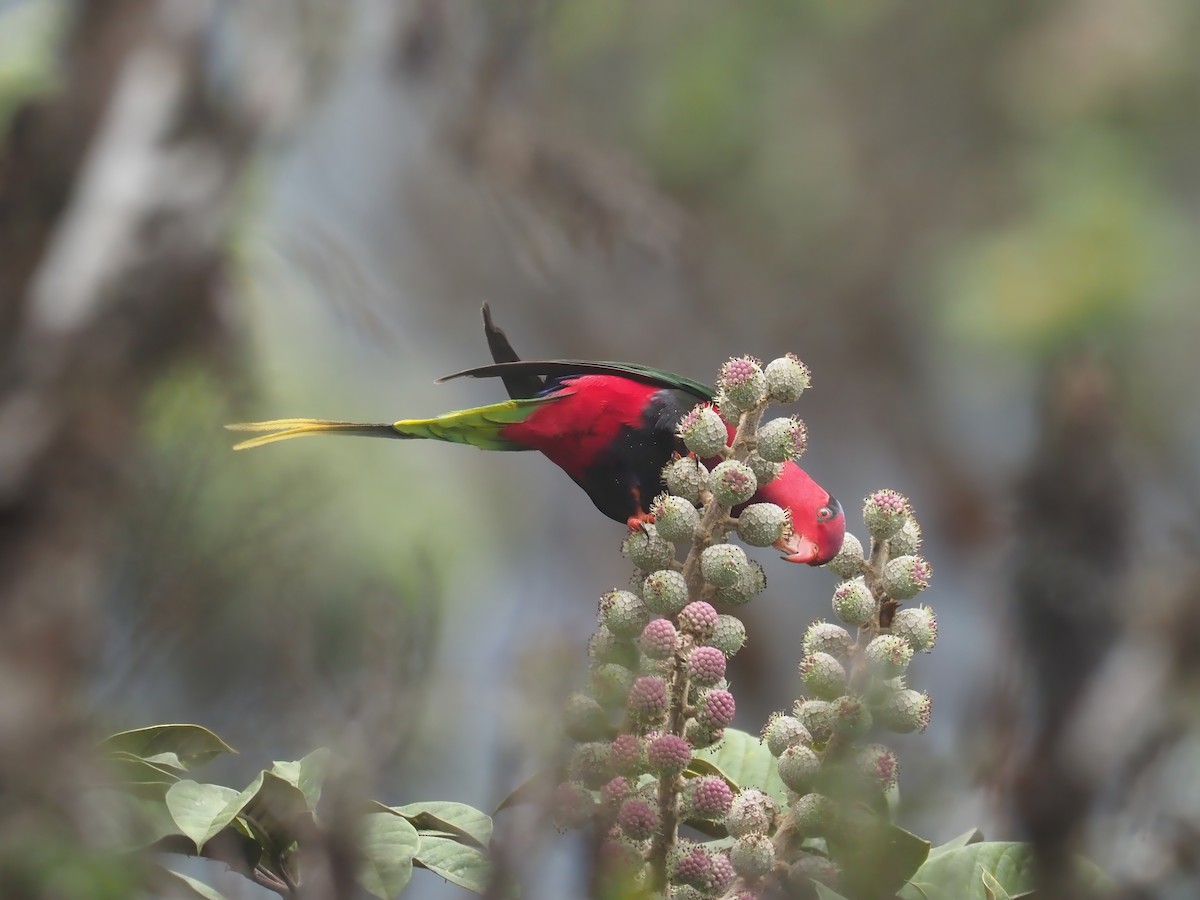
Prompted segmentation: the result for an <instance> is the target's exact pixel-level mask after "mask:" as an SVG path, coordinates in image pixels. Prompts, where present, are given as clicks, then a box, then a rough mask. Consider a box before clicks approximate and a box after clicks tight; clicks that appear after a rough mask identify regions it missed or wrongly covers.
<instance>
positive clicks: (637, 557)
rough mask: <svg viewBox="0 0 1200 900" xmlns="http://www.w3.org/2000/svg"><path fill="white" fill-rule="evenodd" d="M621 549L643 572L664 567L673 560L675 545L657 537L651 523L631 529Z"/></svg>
mask: <svg viewBox="0 0 1200 900" xmlns="http://www.w3.org/2000/svg"><path fill="white" fill-rule="evenodd" d="M621 550H622V551H623V552H624V553H625V555H626V556H628V557H629V559H630V560H631V561H632V562H633V564H634V565H635V566H637V567H638V568H639V569H641V570H642V571H643V572H653V571H654V570H655V569H662V568H665V567H667V566H669V565H670V564H671V563H672V562H673V561H674V560H675V545H674V544H672V543H671V542H670V541H668V540H665V539H663V538H661V537H659V535H658V532H657V531H656V530H655V528H654V526H653V525H642V526H641V527H640V528H634V529H633V530H631V531H630V532H629V534H627V535H626V536H625V541H624V543H622V544H621Z"/></svg>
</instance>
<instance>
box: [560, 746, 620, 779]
mask: <svg viewBox="0 0 1200 900" xmlns="http://www.w3.org/2000/svg"><path fill="white" fill-rule="evenodd" d="M567 778H569V779H570V780H571V781H577V782H580V783H581V784H583V785H586V786H587V787H588V788H589V789H591V790H599V789H600V788H601V787H603V786H604V784H605V783H606V782H608V781H609V780H610V779H611V778H612V768H611V764H610V762H609V745H608V744H606V743H604V742H603V741H589V742H587V743H584V744H576V745H575V748H574V749H573V750H572V751H571V756H570V758H569V759H568V760H567Z"/></svg>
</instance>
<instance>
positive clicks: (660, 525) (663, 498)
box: [650, 494, 700, 557]
mask: <svg viewBox="0 0 1200 900" xmlns="http://www.w3.org/2000/svg"><path fill="white" fill-rule="evenodd" d="M650 512H651V514H652V515H653V516H654V527H655V528H656V529H657V530H658V534H659V536H660V537H662V539H663V540H666V541H673V542H674V543H677V544H679V543H685V542H686V543H690V542H691V540H692V538H693V537H695V535H696V526H698V525H699V524H700V512H699V510H697V509H696V507H694V506H693V505H692V502H691V501H690V500H687V499H686V498H684V497H672V496H671V495H670V494H659V495H658V496H657V497H655V498H654V503H653V504H652V505H651V506H650ZM672 557H674V554H672Z"/></svg>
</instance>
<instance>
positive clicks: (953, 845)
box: [929, 828, 983, 860]
mask: <svg viewBox="0 0 1200 900" xmlns="http://www.w3.org/2000/svg"><path fill="white" fill-rule="evenodd" d="M982 840H983V832H982V831H980V830H979V829H978V828H969V829H967V830H966V831H964V832H963V833H962V834H960V835H959V836H958V837H954V838H951V839H950V840H948V841H946V843H944V844H938V846H936V847H934V848H933V849H932V850H930V851H929V859H931V860H932V859H936V858H937V857H939V856H941V855H942V854H943V853H948V852H949V851H951V850H957V849H959V848H960V847H966V846H968V845H970V844H978V843H980V842H981V841H982Z"/></svg>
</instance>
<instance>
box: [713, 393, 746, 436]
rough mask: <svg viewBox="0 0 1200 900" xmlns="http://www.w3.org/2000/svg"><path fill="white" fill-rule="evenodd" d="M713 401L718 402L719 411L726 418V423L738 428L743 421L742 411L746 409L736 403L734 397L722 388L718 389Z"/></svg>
mask: <svg viewBox="0 0 1200 900" xmlns="http://www.w3.org/2000/svg"><path fill="white" fill-rule="evenodd" d="M713 403H714V404H716V407H717V413H718V414H720V416H721V418H722V419H724V420H725V422H726V424H728V425H732V426H733V427H734V428H737V427H738V424H739V423H740V422H741V418H742V413H744V412H745V411H746V410H745V409H743V408H742V407H740V406H738V405H737V404H736V403H734V402H733V399H732V398H731V397H730V396H729V395H728V394H726V393H725V392H724V391H722V390H718V391H717V396H716V398H715V399H714V400H713Z"/></svg>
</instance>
